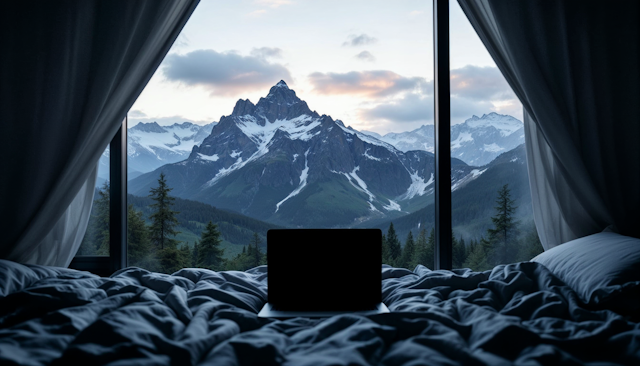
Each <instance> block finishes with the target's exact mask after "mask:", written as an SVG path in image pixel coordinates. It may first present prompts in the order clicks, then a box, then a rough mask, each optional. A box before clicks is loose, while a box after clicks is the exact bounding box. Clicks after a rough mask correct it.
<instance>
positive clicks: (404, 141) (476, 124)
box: [362, 112, 524, 166]
mask: <svg viewBox="0 0 640 366" xmlns="http://www.w3.org/2000/svg"><path fill="white" fill-rule="evenodd" d="M433 127H434V126H433V125H423V126H421V127H420V128H417V129H415V130H413V131H407V132H400V133H395V132H391V133H388V134H386V135H384V136H381V135H379V134H377V133H375V132H370V131H362V132H363V133H366V134H368V135H370V136H373V137H375V138H377V139H378V140H381V141H384V142H386V143H388V144H391V145H393V146H394V147H395V148H397V149H398V150H401V151H405V152H406V151H411V150H424V151H428V152H433V149H434V146H433V144H434V128H433ZM523 143H524V125H523V123H522V122H521V121H519V120H518V119H516V118H514V117H511V116H509V115H505V114H498V113H495V112H491V113H489V114H483V115H482V117H478V116H473V117H471V118H469V119H467V120H466V121H464V122H463V123H459V124H456V125H453V126H451V156H452V157H454V158H458V159H460V160H462V161H464V162H465V163H467V164H469V165H476V166H480V165H485V164H488V163H490V162H491V161H492V160H493V159H495V158H496V157H497V156H498V155H500V154H501V153H503V152H506V151H509V150H511V149H514V148H515V147H516V146H518V145H521V144H523Z"/></svg>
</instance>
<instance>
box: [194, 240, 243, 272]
mask: <svg viewBox="0 0 640 366" xmlns="http://www.w3.org/2000/svg"><path fill="white" fill-rule="evenodd" d="M243 249H244V248H243ZM191 267H198V241H196V242H195V243H193V250H192V251H191Z"/></svg>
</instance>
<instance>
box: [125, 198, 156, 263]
mask: <svg viewBox="0 0 640 366" xmlns="http://www.w3.org/2000/svg"><path fill="white" fill-rule="evenodd" d="M127 246H128V247H127V257H128V262H129V263H128V265H130V266H136V267H141V268H145V269H148V270H152V271H153V270H156V269H157V268H156V265H155V263H154V256H155V255H154V254H155V253H154V250H153V246H152V245H151V242H150V241H149V230H148V228H147V225H146V223H145V222H144V218H143V216H142V211H138V210H136V209H135V208H133V205H131V204H130V205H129V206H128V207H127Z"/></svg>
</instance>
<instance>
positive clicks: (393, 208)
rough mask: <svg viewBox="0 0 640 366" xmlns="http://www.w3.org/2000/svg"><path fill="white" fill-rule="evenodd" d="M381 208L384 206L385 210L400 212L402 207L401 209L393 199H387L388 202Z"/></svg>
mask: <svg viewBox="0 0 640 366" xmlns="http://www.w3.org/2000/svg"><path fill="white" fill-rule="evenodd" d="M382 208H384V209H385V210H387V211H400V212H402V209H401V207H400V205H399V204H398V203H397V202H395V201H393V200H389V204H388V205H385V206H382Z"/></svg>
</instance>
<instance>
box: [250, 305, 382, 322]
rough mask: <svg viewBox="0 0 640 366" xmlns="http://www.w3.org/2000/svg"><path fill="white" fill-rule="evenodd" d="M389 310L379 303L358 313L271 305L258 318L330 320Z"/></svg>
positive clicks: (264, 307) (264, 308)
mask: <svg viewBox="0 0 640 366" xmlns="http://www.w3.org/2000/svg"><path fill="white" fill-rule="evenodd" d="M388 312H389V309H388V308H387V306H386V305H385V304H383V303H378V304H377V305H376V306H375V307H373V308H372V309H369V310H357V311H291V310H274V309H273V305H271V304H270V303H266V304H264V306H263V307H262V310H260V313H258V317H260V318H279V319H287V318H298V317H303V318H329V317H332V316H334V315H343V314H354V315H376V314H384V313H388Z"/></svg>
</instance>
